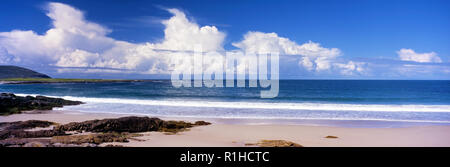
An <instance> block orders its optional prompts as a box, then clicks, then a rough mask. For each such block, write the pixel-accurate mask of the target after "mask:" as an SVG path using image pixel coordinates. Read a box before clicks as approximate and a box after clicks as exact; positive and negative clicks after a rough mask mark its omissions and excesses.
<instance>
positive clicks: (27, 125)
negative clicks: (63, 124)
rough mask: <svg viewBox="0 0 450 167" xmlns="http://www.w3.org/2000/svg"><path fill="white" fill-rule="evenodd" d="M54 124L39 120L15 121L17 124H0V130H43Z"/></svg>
mask: <svg viewBox="0 0 450 167" xmlns="http://www.w3.org/2000/svg"><path fill="white" fill-rule="evenodd" d="M55 124H56V123H54V122H49V121H40V120H28V121H17V122H0V129H2V130H22V129H31V128H37V127H40V128H45V127H49V126H50V125H55Z"/></svg>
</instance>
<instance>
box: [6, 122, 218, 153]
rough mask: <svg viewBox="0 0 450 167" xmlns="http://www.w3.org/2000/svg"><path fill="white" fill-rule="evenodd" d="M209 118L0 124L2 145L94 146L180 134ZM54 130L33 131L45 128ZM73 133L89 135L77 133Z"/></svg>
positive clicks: (207, 123) (206, 123)
mask: <svg viewBox="0 0 450 167" xmlns="http://www.w3.org/2000/svg"><path fill="white" fill-rule="evenodd" d="M209 124H211V123H209V122H205V121H197V122H195V123H189V122H184V121H164V120H161V119H159V118H149V117H122V118H117V119H103V120H90V121H84V122H72V123H68V124H65V125H58V124H56V123H53V122H48V121H38V120H30V121H19V122H8V123H0V147H1V146H3V147H8V146H9V147H11V146H45V147H61V146H85V147H86V146H87V147H93V146H97V145H99V144H101V143H105V142H128V139H130V138H133V137H137V136H140V134H137V133H139V132H149V131H160V132H170V133H177V132H180V131H184V130H186V129H188V128H191V127H194V126H201V125H209ZM50 126H53V128H51V129H44V130H30V129H33V128H37V127H41V128H48V127H50ZM72 132H77V133H85V132H91V133H89V134H73V133H72Z"/></svg>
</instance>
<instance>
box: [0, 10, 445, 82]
mask: <svg viewBox="0 0 450 167" xmlns="http://www.w3.org/2000/svg"><path fill="white" fill-rule="evenodd" d="M167 11H168V12H169V13H171V14H172V16H171V17H170V18H169V19H167V20H163V21H162V22H161V24H163V25H164V27H165V28H164V38H163V39H161V42H157V43H151V42H146V43H130V42H127V41H120V40H116V39H113V38H110V37H108V34H109V33H111V32H112V30H110V29H108V28H107V27H104V26H102V25H99V24H97V23H93V22H90V21H88V20H86V19H85V17H84V13H83V12H81V11H80V10H78V9H76V8H73V7H71V6H69V5H66V4H62V3H48V5H47V11H46V12H47V13H46V14H47V16H48V17H49V18H50V19H51V21H52V22H51V23H52V28H51V29H49V30H48V31H46V32H45V33H44V34H37V33H36V32H34V31H31V30H28V31H23V30H12V31H10V32H0V64H26V65H30V66H31V65H41V66H42V65H44V66H54V67H57V68H58V71H59V72H61V73H65V72H73V71H76V72H83V73H137V74H170V72H171V71H173V70H177V68H181V70H192V69H190V68H189V67H183V66H175V65H174V64H175V63H176V62H175V63H174V62H173V60H180V59H177V58H183V57H186V56H187V55H188V54H191V52H192V51H194V50H196V49H198V47H199V46H200V47H201V49H202V50H203V51H204V52H221V53H223V52H227V50H225V49H224V41H225V38H226V34H225V33H224V32H222V31H220V30H219V29H218V28H217V27H215V26H208V25H206V26H200V25H198V24H197V23H195V22H193V21H191V20H189V19H188V18H187V16H186V14H185V13H183V12H182V11H180V10H178V9H167ZM232 46H234V47H236V48H237V49H236V50H232V51H231V52H233V53H237V52H242V53H270V52H278V53H280V59H289V60H292V61H293V62H295V64H296V66H297V69H298V70H300V69H304V70H305V71H307V72H310V73H328V74H336V75H367V74H369V71H370V69H369V68H370V67H371V66H373V65H371V64H370V63H368V62H361V61H354V60H350V61H349V60H346V59H345V58H343V56H342V55H343V54H342V51H341V50H340V49H338V48H326V47H323V46H322V45H321V44H320V43H316V42H312V41H309V42H306V43H303V44H298V43H296V42H294V41H292V40H290V39H288V38H286V37H280V36H278V34H276V33H274V32H272V33H264V32H258V31H250V32H248V33H246V34H244V36H243V39H242V40H241V41H237V42H233V43H232ZM397 53H398V56H399V58H400V60H402V61H413V62H420V63H424V62H433V63H441V62H442V60H441V59H440V58H439V57H438V56H437V54H436V53H434V52H431V53H416V52H414V50H412V49H401V50H400V51H398V52H397ZM207 55H208V56H206V58H204V63H205V67H204V68H205V70H210V71H213V70H214V69H217V68H221V64H218V63H217V62H220V61H221V60H220V58H218V57H215V56H214V55H213V54H207ZM174 58H175V59H174ZM240 67H243V66H242V65H239V64H238V68H240ZM178 70H180V69H178ZM241 70H242V69H241ZM447 70H448V69H447Z"/></svg>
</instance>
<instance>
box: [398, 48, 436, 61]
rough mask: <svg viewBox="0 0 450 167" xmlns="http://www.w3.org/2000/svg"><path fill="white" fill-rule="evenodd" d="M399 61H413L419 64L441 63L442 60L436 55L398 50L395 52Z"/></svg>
mask: <svg viewBox="0 0 450 167" xmlns="http://www.w3.org/2000/svg"><path fill="white" fill-rule="evenodd" d="M397 54H398V56H399V58H400V60H403V61H415V62H419V63H441V62H442V60H441V58H440V57H438V56H437V54H436V53H434V52H430V53H416V52H415V51H414V50H412V49H400V50H399V51H397Z"/></svg>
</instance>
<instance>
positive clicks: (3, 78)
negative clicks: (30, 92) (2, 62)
mask: <svg viewBox="0 0 450 167" xmlns="http://www.w3.org/2000/svg"><path fill="white" fill-rule="evenodd" d="M140 81H142V80H123V79H68V78H51V77H50V76H48V75H46V74H42V73H39V72H36V71H33V70H31V69H27V68H23V67H18V66H0V83H5V84H35V83H99V82H140Z"/></svg>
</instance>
